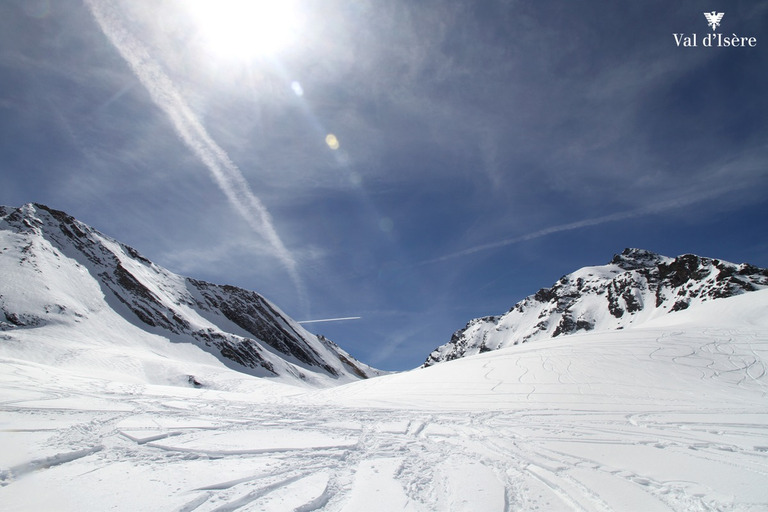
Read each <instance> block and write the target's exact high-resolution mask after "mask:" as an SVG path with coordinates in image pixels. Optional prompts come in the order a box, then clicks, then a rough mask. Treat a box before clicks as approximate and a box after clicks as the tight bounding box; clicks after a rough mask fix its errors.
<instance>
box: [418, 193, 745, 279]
mask: <svg viewBox="0 0 768 512" xmlns="http://www.w3.org/2000/svg"><path fill="white" fill-rule="evenodd" d="M734 188H736V187H732V188H728V189H721V190H717V191H712V192H704V193H699V194H692V195H689V196H686V197H682V198H676V199H672V200H669V201H662V202H658V203H654V204H650V205H648V206H644V207H642V208H636V209H634V210H628V211H624V212H617V213H612V214H610V215H602V216H600V217H593V218H590V219H582V220H579V221H575V222H569V223H567V224H559V225H557V226H550V227H548V228H544V229H540V230H538V231H534V232H531V233H527V234H525V235H520V236H517V237H514V238H505V239H503V240H497V241H495V242H489V243H487V244H481V245H476V246H474V247H469V248H467V249H463V250H461V251H457V252H454V253H451V254H446V255H444V256H440V257H438V258H433V259H431V260H427V261H422V262H421V263H420V264H421V265H427V264H430V263H439V262H441V261H447V260H452V259H455V258H461V257H463V256H470V255H472V254H475V253H478V252H482V251H487V250H490V249H498V248H499V247H506V246H508V245H513V244H519V243H521V242H526V241H528V240H534V239H537V238H542V237H545V236H548V235H552V234H555V233H561V232H564V231H573V230H576V229H582V228H587V227H592V226H599V225H601V224H606V223H609V222H618V221H622V220H628V219H634V218H638V217H644V216H646V215H652V214H657V213H661V212H664V211H667V210H673V209H676V208H682V207H685V206H688V205H690V204H693V203H697V202H699V201H703V200H705V199H708V198H711V197H714V196H719V195H723V194H725V193H726V192H730V191H732V190H733V189H734Z"/></svg>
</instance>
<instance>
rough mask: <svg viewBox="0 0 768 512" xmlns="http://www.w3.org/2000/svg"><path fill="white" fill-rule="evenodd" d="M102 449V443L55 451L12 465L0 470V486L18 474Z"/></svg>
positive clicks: (48, 466)
mask: <svg viewBox="0 0 768 512" xmlns="http://www.w3.org/2000/svg"><path fill="white" fill-rule="evenodd" d="M103 449H104V446H103V445H97V446H93V447H91V448H86V449H84V450H76V451H74V452H67V453H57V454H56V455H51V456H50V457H45V458H44V459H36V460H32V461H29V462H25V463H24V464H19V465H17V466H13V467H12V468H10V469H7V470H6V471H2V472H0V487H5V486H6V485H8V484H10V483H12V482H13V481H14V480H16V479H17V478H19V477H20V476H24V475H26V474H27V473H31V472H33V471H37V470H38V469H48V468H51V467H53V466H59V465H61V464H66V463H67V462H72V461H74V460H77V459H82V458H83V457H87V456H88V455H93V454H94V453H96V452H100V451H101V450H103Z"/></svg>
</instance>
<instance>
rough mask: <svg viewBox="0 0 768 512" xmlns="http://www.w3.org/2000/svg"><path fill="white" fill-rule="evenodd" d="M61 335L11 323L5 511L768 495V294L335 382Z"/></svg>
mask: <svg viewBox="0 0 768 512" xmlns="http://www.w3.org/2000/svg"><path fill="white" fill-rule="evenodd" d="M43 334H45V335H46V336H52V335H53V331H50V329H49V331H48V332H47V333H36V329H35V328H30V329H19V330H15V331H9V332H5V333H0V444H1V446H2V450H1V451H0V504H2V509H3V510H4V511H12V510H25V511H32V510H35V511H39V510H61V511H69V510H72V511H83V510H99V511H103V510H126V511H127V510H130V511H134V510H167V511H201V512H202V511H231V510H238V511H257V510H266V511H281V512H282V511H292V510H294V511H304V512H307V511H314V510H323V511H365V512H371V511H388V512H390V511H400V510H407V511H473V512H477V511H511V510H524V511H528V510H542V511H557V510H582V511H609V510H617V511H625V510H637V511H661V510H674V511H707V510H729V511H731V510H737V511H738V510H742V511H758V510H768V377H767V376H766V362H767V361H768V290H763V291H757V292H752V293H747V294H744V295H739V296H736V297H732V298H727V299H720V300H716V301H711V302H708V303H705V304H701V305H699V306H697V307H696V308H691V309H690V310H685V311H680V312H676V313H671V314H669V315H666V316H664V317H663V318H659V319H657V320H654V321H651V322H649V323H645V324H643V326H642V327H638V328H628V329H625V330H620V331H614V332H602V333H596V332H593V333H588V334H579V335H571V336H563V337H560V338H557V339H556V340H551V341H540V342H532V343H528V344H523V345H519V346H515V347H511V348H507V349H502V350H499V351H494V352H488V353H485V354H481V355H478V356H473V357H468V358H464V359H459V360H456V361H452V362H447V363H441V364H437V365H435V366H432V367H430V368H426V369H419V370H413V371H410V372H404V373H400V374H394V375H388V376H383V377H378V378H374V379H370V380H366V381H359V382H354V383H350V384H346V385H343V386H339V387H334V388H328V389H322V390H313V389H307V388H298V387H294V386H289V385H286V384H283V383H280V382H274V381H270V380H269V379H259V378H256V377H249V376H247V375H243V374H238V373H236V372H234V371H232V370H229V369H227V368H225V367H223V366H221V365H219V366H216V364H218V362H217V361H215V360H214V358H209V359H210V360H208V359H206V357H202V356H201V357H199V358H198V359H197V360H195V361H193V362H194V365H196V366H195V368H196V369H197V370H198V371H199V372H201V373H200V375H201V377H200V379H201V380H202V384H203V387H201V388H194V387H191V386H190V385H186V386H185V385H184V384H183V383H180V385H178V386H168V385H158V384H152V383H149V381H147V380H142V378H143V377H142V378H139V377H137V378H135V379H129V378H127V377H126V375H128V374H129V370H130V365H131V360H132V359H131V354H130V353H128V354H127V355H125V356H124V357H123V358H122V359H121V358H119V357H117V355H114V354H113V355H114V364H115V365H116V366H115V371H114V373H113V374H112V375H110V373H109V364H110V361H111V360H112V359H111V358H110V357H98V361H99V364H98V372H97V373H93V374H91V373H89V372H88V371H86V370H85V369H84V368H81V367H76V366H72V365H71V364H69V365H57V364H56V362H55V361H53V360H47V359H45V358H44V355H41V354H39V353H38V352H39V351H37V350H36V349H35V341H36V336H41V335H43ZM59 341H60V343H61V345H62V347H64V346H66V345H67V343H70V341H69V340H67V339H61V340H59ZM77 341H78V340H75V342H77ZM52 342H53V340H51V339H48V340H47V343H48V344H50V343H52ZM11 345H13V346H12V347H11ZM110 350H111V351H114V350H115V347H110ZM61 353H64V351H63V349H62V351H61ZM110 353H112V352H110ZM161 355H162V356H163V357H162V358H163V359H165V363H164V365H163V366H162V367H158V368H162V369H163V370H164V371H173V369H174V368H176V369H177V370H178V373H179V374H182V373H183V372H185V371H187V369H188V367H189V364H191V362H190V361H186V362H185V361H179V362H175V361H173V360H170V359H168V358H167V357H166V356H167V354H161ZM161 355H157V356H156V357H161ZM178 356H179V357H186V356H184V354H183V353H182V352H181V351H179V352H178ZM206 356H207V354H206ZM93 357H94V358H96V356H93ZM174 365H176V366H174ZM206 365H209V366H206ZM205 368H209V370H210V371H208V372H207V373H206V371H205ZM202 375H205V377H203V376H202Z"/></svg>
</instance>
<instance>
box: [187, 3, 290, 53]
mask: <svg viewBox="0 0 768 512" xmlns="http://www.w3.org/2000/svg"><path fill="white" fill-rule="evenodd" d="M186 4H187V5H188V6H189V9H190V11H191V13H192V15H193V16H194V18H195V21H196V22H197V24H198V26H199V30H200V33H201V35H202V36H203V38H204V40H205V45H206V48H207V49H208V50H210V51H211V53H214V54H216V55H218V56H221V57H228V58H235V59H239V58H250V57H258V56H267V55H273V54H275V53H277V52H279V51H280V50H281V49H283V48H285V47H286V46H287V45H288V44H289V43H291V42H292V41H293V40H294V39H295V37H296V36H297V34H298V31H299V28H300V16H299V13H298V11H297V9H296V6H295V4H294V3H293V2H291V1H289V0H188V2H186Z"/></svg>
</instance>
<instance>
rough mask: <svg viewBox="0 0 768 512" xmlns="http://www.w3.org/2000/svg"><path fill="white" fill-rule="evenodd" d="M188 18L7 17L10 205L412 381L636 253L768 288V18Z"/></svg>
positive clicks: (358, 8) (0, 59)
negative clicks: (43, 214)
mask: <svg viewBox="0 0 768 512" xmlns="http://www.w3.org/2000/svg"><path fill="white" fill-rule="evenodd" d="M200 1H204V0H198V3H199V2H200ZM194 3H195V2H192V0H187V1H186V2H185V1H181V0H174V1H172V0H153V1H135V0H131V1H129V0H87V1H79V0H56V1H53V0H51V1H44V0H24V1H21V0H19V1H12V0H9V1H4V2H2V4H0V172H1V173H2V175H1V177H2V186H0V204H5V205H9V206H18V205H21V204H23V203H27V202H40V203H44V204H47V205H49V206H51V207H54V208H58V209H62V210H65V211H67V212H68V213H70V214H71V215H74V216H75V217H77V218H79V219H80V220H82V221H84V222H86V223H88V224H90V225H92V226H94V227H96V228H97V229H99V230H101V231H102V232H104V233H106V234H108V235H110V236H113V237H115V238H117V239H119V240H121V241H123V242H125V243H128V244H129V245H132V246H134V247H135V248H137V249H138V250H139V251H140V252H142V253H143V254H144V255H145V256H147V257H149V258H150V259H152V260H153V261H155V262H156V263H158V264H160V265H163V266H165V267H167V268H169V269H171V270H173V271H175V272H177V273H180V274H183V275H189V276H193V277H196V278H199V279H206V280H209V281H213V282H216V283H227V284H234V285H238V286H241V287H245V288H248V289H253V290H256V291H258V292H259V293H262V294H263V295H265V296H266V297H267V298H269V299H271V300H272V301H273V302H275V303H276V304H277V305H278V306H279V307H280V308H282V309H283V310H284V311H286V312H287V313H288V314H289V315H291V316H292V317H293V318H295V319H297V320H310V319H327V318H338V317H360V318H359V319H356V320H346V321H338V322H324V323H317V324H306V327H308V328H309V329H310V330H312V331H314V332H318V333H321V334H325V335H326V336H328V337H329V338H330V339H333V340H334V341H336V342H337V343H339V344H340V345H341V346H342V347H344V348H346V349H347V350H349V351H350V352H351V353H352V354H353V355H355V356H356V357H358V358H359V359H361V360H363V361H365V362H368V363H370V364H372V365H374V366H377V367H380V368H384V369H393V370H394V369H406V368H412V367H415V366H417V365H419V364H420V363H421V362H423V360H424V359H425V358H426V356H427V355H428V353H429V352H430V351H431V350H432V349H433V348H434V347H436V346H437V345H439V344H442V343H445V342H446V341H448V339H449V338H450V335H451V333H452V332H453V331H455V330H456V329H459V328H461V327H463V325H464V324H465V323H466V322H467V321H469V320H470V319H472V318H474V317H478V316H485V315H491V314H499V313H503V312H505V311H506V310H508V309H509V308H510V307H511V306H512V305H514V303H515V302H517V301H518V300H520V299H522V298H523V297H525V296H527V295H529V294H531V293H534V292H535V291H536V290H538V289H539V288H541V287H544V286H549V285H551V284H552V283H553V282H554V281H555V280H557V279H558V278H559V277H560V276H561V275H563V274H565V273H568V272H571V271H573V270H575V269H577V268H579V267H581V266H584V265H593V264H602V263H607V262H608V261H609V260H610V259H611V257H612V255H613V254H614V253H616V252H620V251H621V250H622V249H624V248H625V247H641V248H645V249H649V250H654V251H657V252H660V253H662V254H666V255H670V256H674V255H678V254H683V253H689V252H691V253H696V254H700V255H704V256H711V257H717V258H721V259H725V260H729V261H734V262H743V261H746V262H750V263H753V264H756V265H759V266H763V267H768V240H766V233H767V232H768V230H767V229H766V224H767V222H766V221H768V121H766V120H768V94H766V91H768V72H767V71H766V70H768V2H766V1H735V2H734V1H729V2H723V1H712V2H704V3H702V2H700V1H698V0H697V1H679V2H668V1H646V0H638V1H636V2H608V1H584V2H566V1H551V0H550V1H547V0H539V1H535V2H534V1H506V2H505V1H493V0H489V1H485V2H475V1H458V0H456V1H452V0H441V1H437V0H425V1H421V2H413V1H410V0H409V1H405V0H392V1H388V2H374V1H367V0H356V1H354V2H353V1H337V0H327V1H324V2H316V1H309V0H305V1H301V0H296V1H295V2H293V3H292V4H291V5H292V6H293V10H291V11H290V12H287V13H275V12H271V11H269V10H267V11H265V12H259V13H254V12H250V11H247V10H246V9H245V8H244V6H243V2H242V1H241V2H238V1H235V0H230V1H229V2H226V1H224V0H221V1H219V2H213V4H215V5H217V9H218V12H216V11H206V12H204V14H203V15H200V12H201V11H195V10H194V8H193V7H190V5H191V4H194ZM285 3H286V2H280V4H285ZM265 5H266V6H268V7H269V6H270V5H272V6H274V5H277V3H272V2H266V3H265ZM705 10H706V11H712V10H716V11H722V12H724V13H725V15H724V17H723V19H722V21H721V25H720V27H717V33H722V34H724V35H729V36H732V35H733V34H736V35H739V36H748V37H755V38H756V41H757V46H756V47H754V48H706V47H703V46H701V39H702V38H703V37H704V36H706V35H707V34H710V33H712V29H711V28H710V27H708V26H707V20H706V19H705V17H704V15H703V12H704V11H705ZM257 18H258V20H267V21H269V23H267V24H266V25H258V26H260V27H261V28H260V29H259V30H258V32H259V33H260V34H261V33H265V34H267V39H266V40H265V39H263V38H262V39H252V36H253V34H254V32H255V30H254V28H253V27H256V26H257ZM214 21H215V22H216V23H218V25H216V26H214V25H213V23H214ZM222 27H223V28H222ZM272 29H275V33H271V32H270V31H271V30H272ZM238 31H243V32H242V33H241V32H238ZM674 33H683V34H685V35H691V34H694V33H695V34H697V37H698V43H699V46H697V47H695V48H683V47H678V46H677V45H676V42H675V37H674V36H673V34H674ZM231 36H235V37H234V38H233V37H231ZM329 134H333V135H334V136H335V141H336V142H337V144H334V143H331V144H330V145H329V143H328V142H329V140H330V139H328V135H329ZM331 142H332V141H331Z"/></svg>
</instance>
